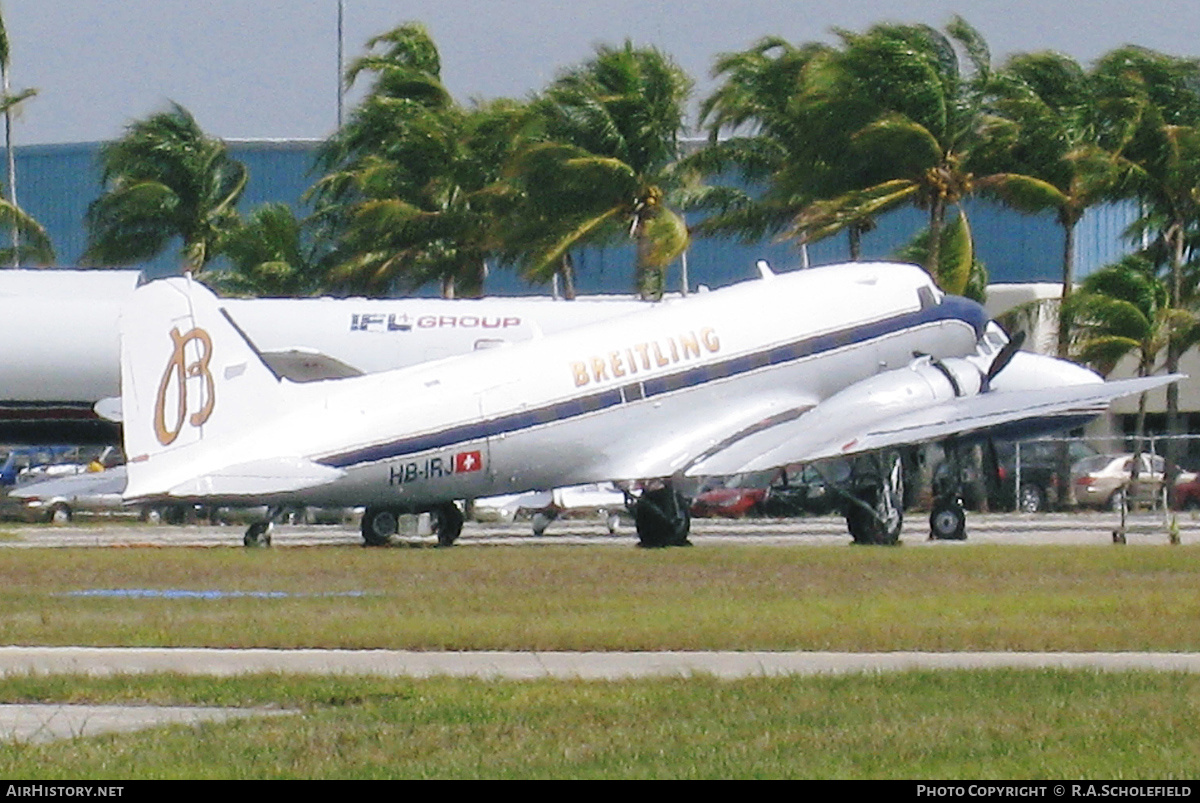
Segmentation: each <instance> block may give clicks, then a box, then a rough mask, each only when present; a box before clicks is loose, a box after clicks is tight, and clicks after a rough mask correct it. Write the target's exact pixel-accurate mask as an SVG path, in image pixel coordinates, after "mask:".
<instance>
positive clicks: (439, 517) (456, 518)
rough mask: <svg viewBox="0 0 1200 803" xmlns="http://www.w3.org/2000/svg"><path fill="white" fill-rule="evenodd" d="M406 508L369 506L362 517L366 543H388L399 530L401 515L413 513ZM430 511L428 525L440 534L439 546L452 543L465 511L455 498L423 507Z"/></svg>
mask: <svg viewBox="0 0 1200 803" xmlns="http://www.w3.org/2000/svg"><path fill="white" fill-rule="evenodd" d="M411 512H413V511H410V510H408V509H406V508H398V507H369V508H367V509H366V511H365V512H364V513H363V517H362V537H363V543H365V544H366V545H367V546H387V545H388V544H390V543H391V542H392V538H393V537H394V536H396V535H397V534H399V532H400V517H401V516H403V515H405V514H406V513H411ZM421 512H427V513H429V526H430V529H431V530H432V531H433V534H434V535H435V536H437V543H438V546H451V545H453V544H454V542H455V541H457V540H458V536H459V535H460V534H461V533H462V528H463V514H462V511H461V510H459V509H458V505H456V504H454V503H453V502H443V503H442V504H440V505H435V506H434V507H431V508H428V509H427V510H424V511H421Z"/></svg>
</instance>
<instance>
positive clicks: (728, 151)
mask: <svg viewBox="0 0 1200 803" xmlns="http://www.w3.org/2000/svg"><path fill="white" fill-rule="evenodd" d="M833 56H834V50H833V48H831V47H829V46H828V45H825V44H821V43H808V44H804V45H801V46H799V47H797V46H794V45H792V44H790V43H788V42H787V41H785V40H783V39H780V38H777V37H767V38H764V39H762V40H760V41H759V42H757V43H756V44H755V45H754V46H752V47H751V48H749V49H748V50H745V51H741V52H737V53H726V54H722V55H721V56H719V57H718V59H717V63H716V66H715V67H714V68H713V77H721V76H724V81H723V83H722V84H721V85H720V86H719V87H718V88H717V89H716V90H715V91H714V92H713V93H712V94H711V95H710V96H709V97H708V98H706V99H705V100H704V102H703V103H702V104H701V107H700V122H701V124H702V125H705V126H706V127H707V128H708V145H707V147H705V148H704V149H702V150H700V151H699V152H698V153H696V154H693V155H692V156H689V157H688V158H687V159H686V160H685V162H686V163H687V164H688V165H689V166H692V167H694V168H696V169H698V170H700V171H702V172H703V173H704V174H706V175H714V176H720V175H728V174H729V173H730V172H731V171H736V173H737V174H738V175H739V176H740V178H741V179H742V180H743V182H745V184H746V185H748V186H751V187H754V188H755V189H754V191H752V192H751V191H747V190H745V189H743V188H741V187H733V186H728V185H726V186H722V185H714V186H711V187H708V188H706V189H705V191H704V192H703V194H702V195H700V196H699V197H696V198H694V199H692V200H693V206H695V207H697V208H700V209H703V210H708V211H710V212H712V213H713V214H711V215H710V216H708V217H707V218H705V219H704V220H703V221H702V222H701V223H700V224H699V225H698V226H697V229H698V230H699V231H701V232H703V233H706V234H722V235H736V236H738V237H740V238H741V239H742V240H743V241H746V242H756V241H758V240H760V239H762V238H763V237H764V236H768V235H778V234H779V233H781V232H783V231H785V230H786V229H788V228H790V227H791V225H792V223H793V221H794V220H795V219H796V217H797V216H798V215H799V214H800V213H801V212H802V211H803V210H804V209H806V208H807V207H808V206H809V205H810V204H811V203H812V202H813V201H815V200H817V199H819V198H829V197H835V196H838V195H841V194H842V193H843V192H846V191H848V190H849V189H851V188H852V187H853V186H855V184H854V174H855V170H856V168H857V166H856V164H855V163H854V162H853V161H849V162H847V161H845V160H842V159H841V158H840V156H842V155H844V154H845V152H846V151H845V150H843V149H838V148H836V147H832V148H831V147H829V145H830V143H831V142H832V141H834V140H835V139H836V140H838V141H840V140H841V139H843V138H844V137H843V135H844V132H840V131H832V132H831V131H827V130H825V126H827V125H828V124H829V123H830V120H829V118H828V116H826V115H822V114H819V113H813V112H814V108H813V106H812V104H807V103H803V102H802V98H803V97H804V96H805V93H806V92H808V91H810V89H811V87H812V86H815V85H817V84H819V83H820V82H821V80H822V79H823V76H824V75H825V74H826V72H827V70H828V63H829V60H830V59H831V58H832V57H833ZM866 228H869V224H867V223H866V221H855V222H854V223H851V224H850V225H849V226H848V227H847V231H848V233H849V235H850V257H851V259H855V260H857V259H858V258H859V253H860V249H859V243H860V236H861V234H862V233H863V231H864V229H866Z"/></svg>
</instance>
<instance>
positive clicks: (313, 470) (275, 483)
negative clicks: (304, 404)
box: [127, 457, 345, 501]
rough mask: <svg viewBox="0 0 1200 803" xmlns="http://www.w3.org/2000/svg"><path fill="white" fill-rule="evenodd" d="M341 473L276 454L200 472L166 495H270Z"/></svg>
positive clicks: (322, 483)
mask: <svg viewBox="0 0 1200 803" xmlns="http://www.w3.org/2000/svg"><path fill="white" fill-rule="evenodd" d="M344 474H345V472H344V471H342V470H341V469H337V468H330V467H329V466H323V465H321V464H320V463H314V462H312V461H311V460H305V459H303V458H299V457H275V458H270V459H267V460H253V461H251V462H248V463H240V464H238V465H236V466H228V467H226V468H222V469H220V470H217V471H212V472H209V473H206V474H201V475H199V476H197V477H193V478H191V479H189V480H187V481H186V482H183V483H180V484H179V485H176V486H175V487H173V488H171V489H170V490H168V491H167V492H166V495H167V496H174V497H179V498H181V499H191V498H198V497H210V496H213V497H222V498H238V497H255V496H269V495H271V494H282V493H290V492H292V491H299V490H302V489H304V488H312V487H314V486H317V485H324V484H326V483H330V482H333V481H334V480H336V479H338V478H340V477H341V476H342V475H344ZM127 501H128V500H127Z"/></svg>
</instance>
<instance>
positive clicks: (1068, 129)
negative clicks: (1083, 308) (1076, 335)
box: [976, 52, 1120, 358]
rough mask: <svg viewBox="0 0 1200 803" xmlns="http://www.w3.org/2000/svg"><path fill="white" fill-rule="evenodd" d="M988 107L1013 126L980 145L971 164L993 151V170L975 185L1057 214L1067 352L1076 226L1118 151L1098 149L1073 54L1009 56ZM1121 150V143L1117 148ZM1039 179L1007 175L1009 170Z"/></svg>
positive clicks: (1110, 176)
mask: <svg viewBox="0 0 1200 803" xmlns="http://www.w3.org/2000/svg"><path fill="white" fill-rule="evenodd" d="M988 94H989V96H990V98H991V103H992V105H993V107H994V108H995V109H996V110H997V111H998V112H999V113H1000V114H1002V115H1003V116H1004V117H1006V118H1008V119H1010V120H1012V121H1014V122H1015V123H1017V128H1016V129H1015V130H1011V129H1010V130H1009V131H1008V132H1007V134H1008V136H1006V137H1002V138H997V139H996V141H993V142H992V143H989V144H987V145H985V147H984V148H981V149H980V151H981V155H980V158H979V159H978V160H977V164H979V163H981V162H985V161H987V155H986V154H985V153H983V151H984V150H985V148H986V149H990V150H991V151H992V152H994V156H993V161H992V167H993V169H994V171H995V172H994V174H993V175H992V176H989V177H987V178H983V179H980V180H977V181H976V187H978V188H979V189H981V190H982V191H983V192H985V193H990V194H993V195H995V196H997V197H999V198H1001V199H1002V200H1004V201H1005V202H1007V203H1008V204H1009V205H1011V206H1016V207H1018V208H1021V209H1026V210H1037V209H1049V210H1053V211H1054V212H1055V215H1056V218H1057V220H1058V223H1059V225H1060V226H1061V227H1062V229H1063V252H1062V288H1063V289H1062V302H1061V305H1060V308H1059V309H1060V319H1059V328H1058V356H1060V357H1064V358H1065V357H1067V356H1068V354H1069V347H1070V321H1069V319H1068V317H1067V316H1066V315H1065V313H1063V312H1062V311H1063V310H1066V309H1068V308H1069V307H1070V296H1071V292H1072V289H1073V288H1074V284H1075V277H1074V265H1075V227H1076V225H1077V224H1078V223H1079V221H1080V219H1082V217H1083V214H1084V212H1086V211H1087V210H1088V209H1089V208H1090V207H1092V206H1094V205H1096V204H1098V203H1100V202H1101V201H1103V200H1105V199H1106V198H1107V197H1108V196H1109V195H1110V194H1111V192H1112V189H1113V187H1114V185H1115V182H1116V180H1117V178H1118V176H1119V174H1120V162H1119V154H1117V153H1113V152H1110V151H1108V150H1106V149H1104V148H1102V147H1101V146H1100V130H1099V119H1098V105H1097V104H1098V101H1097V97H1096V92H1095V87H1094V81H1093V80H1092V78H1091V77H1090V76H1089V75H1088V74H1087V72H1086V71H1085V70H1084V69H1083V68H1082V67H1081V66H1080V65H1079V64H1078V63H1077V62H1075V61H1074V60H1073V59H1071V58H1069V57H1067V56H1063V55H1061V54H1058V53H1051V52H1042V53H1023V54H1018V55H1015V56H1013V57H1011V58H1010V59H1009V60H1008V62H1007V63H1006V64H1005V65H1004V67H1003V69H1001V70H1000V71H999V72H998V73H997V74H996V75H995V76H994V77H993V80H992V81H991V82H990V84H989V88H988ZM1118 147H1119V146H1118ZM1014 172H1015V173H1018V174H1020V175H1023V176H1030V177H1034V178H1036V179H1038V180H1039V181H1024V180H1013V178H1012V173H1014Z"/></svg>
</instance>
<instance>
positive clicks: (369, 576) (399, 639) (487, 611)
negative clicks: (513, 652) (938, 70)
mask: <svg viewBox="0 0 1200 803" xmlns="http://www.w3.org/2000/svg"><path fill="white" fill-rule="evenodd" d="M116 588H119V589H187V590H197V591H198V590H213V589H218V590H224V591H283V592H289V593H291V594H294V595H299V596H290V597H286V598H271V599H259V598H240V599H236V598H235V599H228V598H227V599H161V598H155V599H128V598H118V599H107V598H93V597H71V596H64V595H65V594H67V593H69V592H72V591H84V590H91V589H116ZM1197 588H1200V547H1192V546H1182V547H1180V546H1175V547H1171V546H1167V545H1163V546H1146V547H1140V548H1137V549H1133V548H1124V549H1122V548H1110V547H1099V546H1097V547H1082V548H1081V547H1049V546H1047V547H1029V546H1021V547H1003V546H996V547H990V546H977V547H973V548H971V549H946V550H915V549H910V550H905V549H862V548H851V547H847V548H845V549H831V548H829V547H796V548H780V547H763V548H759V547H753V546H736V547H707V546H706V547H704V548H697V549H691V550H668V551H644V550H636V549H632V548H630V549H592V548H582V547H546V548H529V549H512V548H505V547H497V548H473V549H458V550H454V549H451V550H435V549H393V550H366V549H360V548H311V549H299V548H298V549H287V550H275V551H270V550H261V551H245V550H241V549H147V548H133V549H103V550H101V549H96V550H91V549H89V550H73V549H63V550H43V549H38V550H0V643H7V644H26V645H55V644H79V645H163V646H230V647H238V646H265V647H284V648H286V647H347V648H408V649H427V650H438V649H539V650H549V649H579V650H616V649H621V650H660V649H672V650H688V649H735V650H736V649H779V650H792V649H802V650H851V651H874V650H933V651H946V650H1077V651H1087V650H1158V651H1193V650H1197V649H1200V628H1197V627H1196V622H1197V621H1200V595H1198V594H1197V593H1196V589H1197ZM346 592H364V593H363V595H362V596H322V595H335V594H343V593H346ZM0 701H4V702H34V701H50V702H76V703H83V702H92V703H103V702H126V703H147V704H148V703H155V704H183V705H190V704H195V705H236V706H247V707H249V706H262V705H270V706H278V707H281V708H296V709H300V710H301V711H302V712H303V713H302V714H299V715H294V716H292V715H288V716H282V717H269V718H249V719H246V720H240V721H234V722H229V723H224V724H209V725H204V726H199V727H195V728H189V727H166V728H155V729H151V730H148V731H144V732H140V733H134V734H113V735H106V736H96V737H90V738H77V739H70V740H66V741H61V742H55V743H52V744H46V745H29V744H16V743H10V744H0V777H10V778H36V779H38V780H41V781H45V780H53V779H56V778H61V779H76V780H78V779H84V778H119V779H134V778H309V777H311V778H379V777H401V778H410V777H411V778H418V777H430V778H452V777H453V778H459V777H462V778H530V777H534V778H550V777H570V778H593V777H594V778H734V777H736V778H789V777H796V778H825V777H828V778H907V779H919V778H956V779H972V780H983V779H988V778H1007V779H1022V778H1028V779H1039V778H1040V779H1061V778H1072V779H1075V778H1081V779H1098V778H1154V779H1160V780H1165V779H1171V778H1184V779H1187V778H1195V777H1196V776H1197V774H1198V773H1200V759H1198V758H1197V756H1200V676H1194V675H1183V674H1165V673H1164V674H1155V673H1139V672H1127V673H1111V674H1106V673H1093V672H1087V671H1076V672H1070V671H1017V670H996V671H954V672H903V673H887V674H879V675H874V674H863V675H852V676H842V677H807V678H799V677H797V678H765V679H764V678H758V679H747V680H739V681H718V680H715V679H711V678H706V677H697V678H689V679H670V680H663V679H659V680H639V681H626V682H619V683H617V682H584V681H548V680H547V681H536V682H516V681H500V682H485V681H476V680H456V679H448V678H437V679H431V680H404V679H384V678H368V677H362V678H348V677H333V678H315V677H304V676H299V677H293V676H278V675H255V676H247V677H240V678H221V679H217V678H203V677H175V676H169V675H156V676H123V677H115V678H107V679H101V678H86V677H58V676H51V677H36V676H35V677H17V678H6V679H0Z"/></svg>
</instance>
